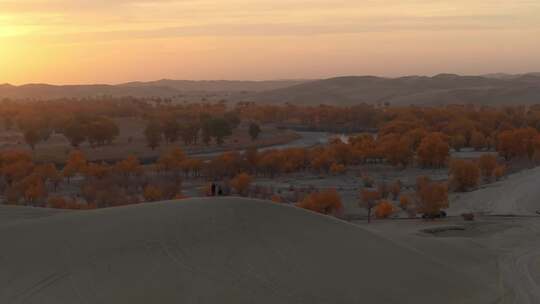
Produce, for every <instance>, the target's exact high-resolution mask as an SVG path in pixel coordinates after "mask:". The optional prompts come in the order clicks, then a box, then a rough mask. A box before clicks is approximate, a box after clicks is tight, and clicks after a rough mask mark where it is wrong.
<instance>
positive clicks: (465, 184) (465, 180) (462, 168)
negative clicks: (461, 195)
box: [450, 159, 480, 192]
mask: <svg viewBox="0 0 540 304" xmlns="http://www.w3.org/2000/svg"><path fill="white" fill-rule="evenodd" d="M479 180H480V168H479V167H478V164H477V163H476V162H474V161H470V160H463V159H454V160H452V161H451V162H450V181H451V184H452V185H453V186H454V187H455V188H456V190H457V191H460V192H463V191H467V190H470V189H472V188H475V187H477V186H478V182H479Z"/></svg>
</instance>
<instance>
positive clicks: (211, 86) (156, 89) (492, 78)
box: [0, 73, 540, 105]
mask: <svg viewBox="0 0 540 304" xmlns="http://www.w3.org/2000/svg"><path fill="white" fill-rule="evenodd" d="M104 95H107V96H114V97H123V96H133V97H141V98H149V97H162V98H172V99H173V100H175V101H201V100H206V101H217V100H228V101H231V102H235V101H254V102H261V103H293V104H304V105H319V104H335V105H353V104H357V103H363V102H365V103H372V104H385V103H389V104H393V105H407V104H425V105H439V104H452V103H459V104H463V103H474V104H491V105H501V104H536V103H540V73H528V74H520V75H513V74H503V73H500V74H488V75H482V76H460V75H455V74H439V75H436V76H433V77H426V76H407V77H399V78H384V77H375V76H347V77H337V78H330V79H324V80H275V81H226V80H216V81H189V80H167V79H164V80H158V81H152V82H130V83H125V84H119V85H100V84H97V85H62V86H56V85H48V84H28V85H22V86H12V85H9V84H5V85H0V99H2V98H11V99H45V100H46V99H57V98H85V97H97V96H104Z"/></svg>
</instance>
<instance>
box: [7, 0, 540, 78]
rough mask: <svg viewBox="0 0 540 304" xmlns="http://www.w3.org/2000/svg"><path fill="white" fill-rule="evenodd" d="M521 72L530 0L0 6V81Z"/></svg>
mask: <svg viewBox="0 0 540 304" xmlns="http://www.w3.org/2000/svg"><path fill="white" fill-rule="evenodd" d="M528 71H540V1H539V0H506V1H503V0H499V1H495V0H483V1H481V0H452V1H440V0H386V1H382V0H381V1H377V0H155V1H151V0H0V83H12V84H22V83H30V82H47V83H55V84H72V83H96V82H97V83H120V82H126V81H132V80H155V79H161V78H173V79H254V80H260V79H284V78H287V79H290V78H321V77H332V76H338V75H365V74H371V75H381V76H400V75H410V74H423V75H432V74H436V73H441V72H449V73H459V74H482V73H492V72H509V73H520V72H528Z"/></svg>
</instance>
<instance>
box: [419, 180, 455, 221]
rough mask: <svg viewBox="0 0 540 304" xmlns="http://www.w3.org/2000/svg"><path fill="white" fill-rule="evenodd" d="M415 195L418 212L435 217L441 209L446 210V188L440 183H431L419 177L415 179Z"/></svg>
mask: <svg viewBox="0 0 540 304" xmlns="http://www.w3.org/2000/svg"><path fill="white" fill-rule="evenodd" d="M416 186H417V190H416V195H417V197H418V206H417V208H418V212H420V213H423V214H424V215H427V216H430V217H435V216H437V215H438V214H440V211H441V209H445V208H448V186H447V185H446V184H445V183H442V182H433V181H431V179H429V178H427V177H425V176H421V177H419V178H418V179H417V184H416Z"/></svg>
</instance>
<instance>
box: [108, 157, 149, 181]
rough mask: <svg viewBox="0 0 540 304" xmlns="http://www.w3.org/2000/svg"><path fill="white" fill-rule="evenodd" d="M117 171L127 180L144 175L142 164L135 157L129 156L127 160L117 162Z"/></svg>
mask: <svg viewBox="0 0 540 304" xmlns="http://www.w3.org/2000/svg"><path fill="white" fill-rule="evenodd" d="M115 169H116V171H117V172H119V173H120V174H122V175H123V176H125V177H126V178H128V177H130V176H134V175H139V174H141V173H142V167H141V163H140V161H139V159H138V158H137V157H136V156H134V155H128V157H126V159H124V160H121V161H119V162H117V163H116V165H115Z"/></svg>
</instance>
